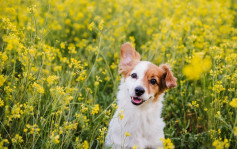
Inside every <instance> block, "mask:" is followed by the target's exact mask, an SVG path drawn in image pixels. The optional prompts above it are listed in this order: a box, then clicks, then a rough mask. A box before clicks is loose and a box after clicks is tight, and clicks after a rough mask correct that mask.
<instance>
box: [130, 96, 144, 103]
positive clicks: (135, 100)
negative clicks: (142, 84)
mask: <svg viewBox="0 0 237 149" xmlns="http://www.w3.org/2000/svg"><path fill="white" fill-rule="evenodd" d="M132 100H133V101H134V102H135V103H141V102H142V100H141V99H139V98H134V97H133V98H132Z"/></svg>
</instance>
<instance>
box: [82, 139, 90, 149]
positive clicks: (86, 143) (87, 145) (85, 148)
mask: <svg viewBox="0 0 237 149" xmlns="http://www.w3.org/2000/svg"><path fill="white" fill-rule="evenodd" d="M82 146H83V149H89V143H88V142H87V141H86V140H85V141H84V142H83V145H82Z"/></svg>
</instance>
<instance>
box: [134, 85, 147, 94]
mask: <svg viewBox="0 0 237 149" xmlns="http://www.w3.org/2000/svg"><path fill="white" fill-rule="evenodd" d="M144 92H145V90H144V88H143V87H141V86H138V87H136V88H135V94H136V95H137V96H141V95H142V94H143V93H144Z"/></svg>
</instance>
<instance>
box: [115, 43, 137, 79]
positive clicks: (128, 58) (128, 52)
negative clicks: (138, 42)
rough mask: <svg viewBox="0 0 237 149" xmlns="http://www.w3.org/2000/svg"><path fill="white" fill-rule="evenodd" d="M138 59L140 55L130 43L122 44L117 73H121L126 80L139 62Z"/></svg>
mask: <svg viewBox="0 0 237 149" xmlns="http://www.w3.org/2000/svg"><path fill="white" fill-rule="evenodd" d="M140 59H141V56H140V54H139V53H138V52H137V51H136V50H135V49H134V48H133V47H132V45H131V44H130V43H128V42H127V43H125V44H123V45H122V46H121V51H120V63H119V73H122V75H123V77H124V78H126V77H127V76H129V75H130V72H131V71H132V69H133V68H134V67H135V66H136V65H137V63H138V62H140Z"/></svg>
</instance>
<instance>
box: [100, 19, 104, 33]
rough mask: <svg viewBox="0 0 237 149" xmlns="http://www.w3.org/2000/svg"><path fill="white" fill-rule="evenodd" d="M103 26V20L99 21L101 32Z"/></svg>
mask: <svg viewBox="0 0 237 149" xmlns="http://www.w3.org/2000/svg"><path fill="white" fill-rule="evenodd" d="M103 25H104V20H101V21H100V23H99V29H100V30H101V31H102V30H103Z"/></svg>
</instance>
